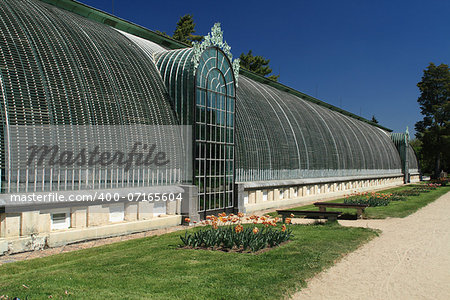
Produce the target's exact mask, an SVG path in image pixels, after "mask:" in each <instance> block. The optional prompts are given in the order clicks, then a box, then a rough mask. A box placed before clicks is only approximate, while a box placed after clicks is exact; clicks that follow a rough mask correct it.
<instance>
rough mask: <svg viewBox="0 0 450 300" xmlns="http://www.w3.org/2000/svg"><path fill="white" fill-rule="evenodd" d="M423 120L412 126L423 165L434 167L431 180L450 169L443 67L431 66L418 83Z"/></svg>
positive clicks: (449, 79) (447, 76) (448, 91)
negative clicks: (418, 144)
mask: <svg viewBox="0 0 450 300" xmlns="http://www.w3.org/2000/svg"><path fill="white" fill-rule="evenodd" d="M417 87H418V88H419V90H420V97H419V99H417V102H418V103H419V104H420V111H421V114H422V115H424V118H423V120H422V121H419V122H417V123H416V125H415V129H416V131H417V133H416V137H417V139H418V140H420V142H421V144H422V147H421V149H420V151H421V157H422V159H423V160H424V165H427V164H429V165H430V166H433V167H432V168H431V169H432V170H428V171H433V177H435V178H436V177H438V176H439V174H440V171H441V170H448V169H449V166H450V151H449V149H450V69H449V66H448V65H446V64H440V65H439V66H436V65H435V64H433V63H430V65H429V66H428V68H427V69H425V70H424V72H423V76H422V80H421V81H420V82H419V83H418V84H417Z"/></svg>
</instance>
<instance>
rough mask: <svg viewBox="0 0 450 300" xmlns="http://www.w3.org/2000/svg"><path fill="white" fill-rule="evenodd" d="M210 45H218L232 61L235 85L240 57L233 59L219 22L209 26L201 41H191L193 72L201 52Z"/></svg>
mask: <svg viewBox="0 0 450 300" xmlns="http://www.w3.org/2000/svg"><path fill="white" fill-rule="evenodd" d="M211 46H215V47H218V48H220V49H222V50H223V52H224V53H225V54H226V56H227V57H228V58H229V59H230V62H232V68H233V73H234V78H235V80H236V86H237V85H238V77H239V68H240V65H239V63H240V59H239V58H237V59H235V60H233V54H231V47H230V45H228V43H227V42H226V41H224V40H223V31H222V29H221V28H220V23H215V24H214V26H213V27H212V28H211V32H210V33H208V35H205V36H204V39H203V42H201V43H198V42H193V52H194V55H193V57H192V61H193V62H194V72H195V71H196V70H197V68H198V65H199V63H200V56H201V55H202V52H203V51H204V50H205V49H206V48H208V47H211Z"/></svg>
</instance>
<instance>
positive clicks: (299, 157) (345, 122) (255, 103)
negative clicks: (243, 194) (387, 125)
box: [236, 76, 401, 181]
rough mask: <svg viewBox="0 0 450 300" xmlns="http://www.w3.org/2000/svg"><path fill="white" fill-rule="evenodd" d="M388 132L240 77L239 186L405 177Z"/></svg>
mask: <svg viewBox="0 0 450 300" xmlns="http://www.w3.org/2000/svg"><path fill="white" fill-rule="evenodd" d="M400 168H401V163H400V157H399V155H398V152H397V150H396V148H395V146H394V144H393V143H392V141H391V139H390V137H389V135H388V134H387V132H385V131H383V130H381V129H379V128H377V127H374V126H371V125H370V124H367V123H365V122H362V121H359V120H356V119H354V118H351V117H348V116H345V115H343V114H340V113H338V112H335V111H332V110H330V109H328V108H325V107H323V106H320V105H317V104H314V103H311V102H309V101H305V100H303V99H301V98H299V97H296V96H294V95H292V94H289V93H287V92H283V91H280V90H278V89H275V88H273V87H271V86H268V85H265V84H262V83H259V82H256V81H254V80H252V79H249V78H247V77H245V76H241V77H240V81H239V88H238V89H237V100H236V177H237V178H236V181H258V180H274V179H287V178H308V177H327V176H350V175H371V174H394V173H400V172H401V171H400Z"/></svg>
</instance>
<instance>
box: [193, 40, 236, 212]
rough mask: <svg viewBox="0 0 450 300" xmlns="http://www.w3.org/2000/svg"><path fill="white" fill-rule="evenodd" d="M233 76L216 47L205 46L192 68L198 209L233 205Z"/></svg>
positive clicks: (208, 210)
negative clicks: (194, 91) (194, 67)
mask: <svg viewBox="0 0 450 300" xmlns="http://www.w3.org/2000/svg"><path fill="white" fill-rule="evenodd" d="M234 115H235V80H234V75H233V69H232V67H231V64H230V61H229V60H228V58H227V57H226V56H225V55H224V53H223V52H222V51H220V50H219V49H217V48H215V47H212V48H208V49H206V50H205V51H204V52H203V54H202V55H201V57H200V63H199V66H198V69H197V72H196V114H195V127H196V130H195V145H196V149H195V184H196V185H197V186H198V187H199V191H198V197H199V209H200V211H201V212H204V213H205V214H206V213H214V212H217V211H223V210H227V209H228V210H232V209H233V208H234V195H233V190H234Z"/></svg>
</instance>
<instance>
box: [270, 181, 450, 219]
mask: <svg viewBox="0 0 450 300" xmlns="http://www.w3.org/2000/svg"><path fill="white" fill-rule="evenodd" d="M417 186H419V185H407V186H402V187H397V188H392V189H387V190H383V191H377V193H393V192H397V191H402V190H407V189H411V188H414V187H417ZM449 191H450V186H444V187H438V188H437V189H436V190H432V191H430V192H428V193H421V194H420V195H419V196H408V197H407V200H406V201H392V202H391V203H389V205H387V206H378V207H368V208H366V210H365V215H364V217H365V218H368V219H385V218H404V217H406V216H409V215H410V214H412V213H414V212H416V211H417V210H419V209H420V208H422V207H424V206H425V205H427V204H429V203H431V202H433V201H434V200H436V199H437V198H439V197H440V196H442V195H444V194H446V193H447V192H449ZM325 202H334V203H343V202H344V198H340V199H336V200H331V201H325ZM290 209H291V210H318V208H317V207H315V206H314V205H312V204H311V205H305V206H299V207H295V208H290ZM328 210H330V211H332V210H335V211H341V212H343V213H344V214H346V215H355V216H356V211H355V209H346V208H329V209H328ZM270 215H272V216H275V215H277V213H276V212H273V213H270Z"/></svg>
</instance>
